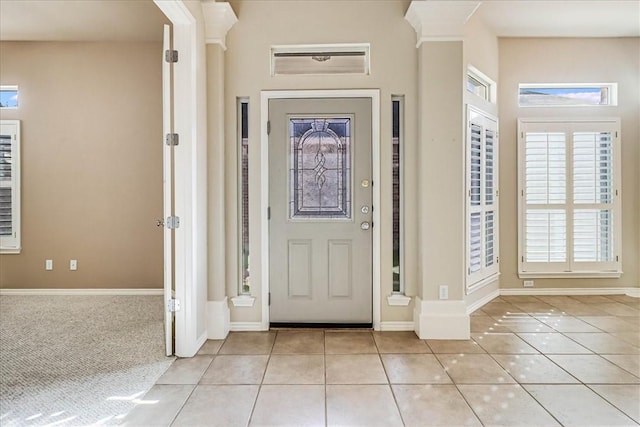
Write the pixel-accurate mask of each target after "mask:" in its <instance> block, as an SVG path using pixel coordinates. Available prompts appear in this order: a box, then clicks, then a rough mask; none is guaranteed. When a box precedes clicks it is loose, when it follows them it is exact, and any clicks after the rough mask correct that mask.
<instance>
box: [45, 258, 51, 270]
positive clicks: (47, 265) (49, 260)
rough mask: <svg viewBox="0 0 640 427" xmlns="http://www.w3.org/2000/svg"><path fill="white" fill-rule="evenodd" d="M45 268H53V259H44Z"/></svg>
mask: <svg viewBox="0 0 640 427" xmlns="http://www.w3.org/2000/svg"><path fill="white" fill-rule="evenodd" d="M44 269H45V270H53V260H52V259H47V260H45V261H44Z"/></svg>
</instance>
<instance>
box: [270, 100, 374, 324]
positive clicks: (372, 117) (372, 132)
mask: <svg viewBox="0 0 640 427" xmlns="http://www.w3.org/2000/svg"><path fill="white" fill-rule="evenodd" d="M283 98H284V99H286V98H293V99H297V98H370V99H371V149H372V150H371V155H372V159H371V161H372V168H373V171H372V172H373V173H372V180H373V182H374V185H373V205H374V206H380V187H381V186H380V90H378V89H347V90H283V91H262V92H261V93H260V165H261V168H262V174H261V188H260V191H261V198H260V199H261V200H260V224H261V227H262V233H261V237H262V248H261V254H260V256H261V259H262V283H260V287H261V289H262V328H263V329H262V330H267V329H269V262H268V260H269V221H268V219H267V207H268V206H269V136H268V134H267V121H268V120H269V100H270V99H283ZM373 223H374V224H378V226H377V227H373V236H372V237H373V254H372V255H373V259H372V263H373V264H372V265H373V284H372V286H373V294H372V297H373V308H372V309H373V329H374V330H380V304H381V297H380V287H381V282H380V277H381V272H380V237H381V233H380V231H381V230H380V226H379V224H381V222H380V209H375V210H374V211H373Z"/></svg>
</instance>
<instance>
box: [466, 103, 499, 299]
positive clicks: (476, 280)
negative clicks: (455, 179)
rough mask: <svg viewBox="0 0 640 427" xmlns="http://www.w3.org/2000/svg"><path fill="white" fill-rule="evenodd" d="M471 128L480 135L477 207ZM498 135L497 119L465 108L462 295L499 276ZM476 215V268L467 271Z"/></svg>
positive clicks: (469, 267) (481, 111) (469, 107)
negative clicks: (489, 139) (489, 140)
mask: <svg viewBox="0 0 640 427" xmlns="http://www.w3.org/2000/svg"><path fill="white" fill-rule="evenodd" d="M473 125H477V126H480V127H481V129H482V132H481V150H480V161H481V168H480V204H479V205H473V204H472V195H471V188H472V182H471V178H472V176H471V175H472V174H471V166H472V165H471V160H472V154H471V137H472V132H471V128H472V126H473ZM487 130H489V131H493V135H494V137H493V138H494V140H493V190H492V191H493V202H492V203H491V204H487V198H486V197H487V188H486V182H487V175H486V160H487V157H486V153H487V151H486V148H487V145H486V131H487ZM498 160H499V134H498V119H497V117H495V116H493V115H491V114H489V113H487V112H485V111H483V110H481V109H479V108H476V107H474V106H471V105H467V125H466V137H465V182H466V190H467V191H466V213H465V242H466V245H465V246H466V250H465V266H466V292H467V294H470V293H472V292H473V291H475V290H477V289H480V288H482V287H483V286H485V285H488V284H489V283H491V282H493V281H495V279H496V278H497V276H498V275H499V274H500V267H499V261H500V259H499V253H500V245H499V242H500V230H499V223H500V222H499V211H500V201H499V191H498V183H499V168H498V166H499V165H498V163H499V162H498ZM487 212H493V224H494V225H493V230H494V231H493V257H492V259H493V262H492V264H491V265H490V266H487V265H486V260H487V251H486V249H487V248H486V243H487V237H486V222H485V219H486V213H487ZM472 213H479V214H480V233H481V238H480V262H481V264H480V269H479V270H478V271H474V272H472V271H471V214H472Z"/></svg>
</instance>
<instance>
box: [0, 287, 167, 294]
mask: <svg viewBox="0 0 640 427" xmlns="http://www.w3.org/2000/svg"><path fill="white" fill-rule="evenodd" d="M0 295H164V289H163V288H150V289H144V288H132V289H127V288H114V289H105V288H101V289H0Z"/></svg>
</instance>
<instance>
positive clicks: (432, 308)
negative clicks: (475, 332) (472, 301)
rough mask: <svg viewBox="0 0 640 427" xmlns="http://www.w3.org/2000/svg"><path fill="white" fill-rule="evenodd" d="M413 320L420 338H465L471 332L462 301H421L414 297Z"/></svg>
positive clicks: (465, 306) (464, 304) (465, 308)
mask: <svg viewBox="0 0 640 427" xmlns="http://www.w3.org/2000/svg"><path fill="white" fill-rule="evenodd" d="M413 320H414V331H415V332H416V335H418V337H420V339H450V340H455V339H458V340H467V339H469V336H470V333H471V325H470V320H469V315H468V314H467V305H466V303H465V302H464V301H434V300H428V301H423V300H422V299H421V298H420V297H416V304H415V308H414V310H413Z"/></svg>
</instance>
